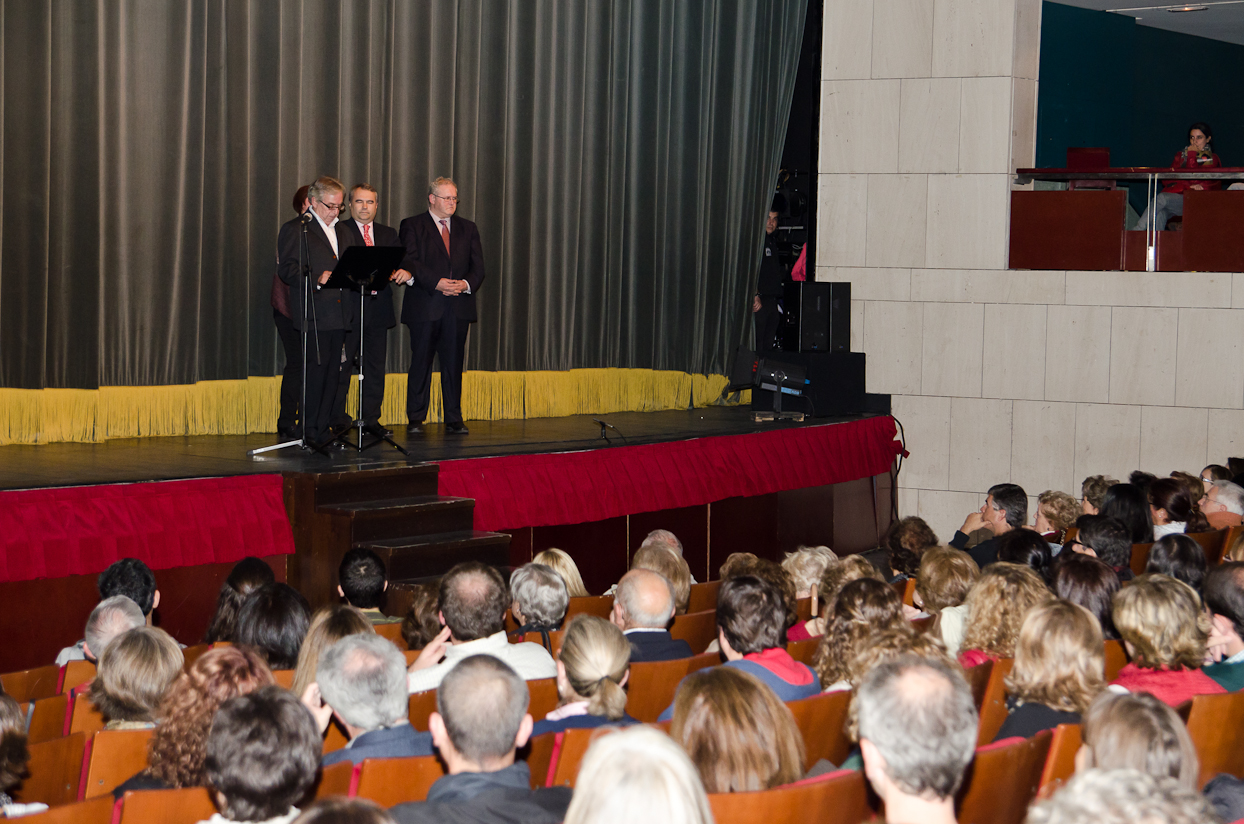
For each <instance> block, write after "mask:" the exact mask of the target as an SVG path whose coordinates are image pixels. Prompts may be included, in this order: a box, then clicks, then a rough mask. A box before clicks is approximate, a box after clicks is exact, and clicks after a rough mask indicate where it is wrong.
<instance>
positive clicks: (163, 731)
mask: <svg viewBox="0 0 1244 824" xmlns="http://www.w3.org/2000/svg"><path fill="white" fill-rule="evenodd" d="M272 683H273V681H272V672H271V671H270V670H269V669H268V665H267V664H265V663H264V662H263V659H262V658H260V657H259V655H258V653H256V652H255V651H254V650H251V649H248V648H246V647H220V648H219V649H213V650H208V651H207V652H205V653H203V655H201V656H199V658H198V660H196V661H195V662H194V663H193V664H191V665H190V666H189V667H187V668H186V669H185V670H183V671H182V673H181V674H180V675H178V676H177V678H176V680H174V681H173V685H172V686H171V687H169V689H168V692H166V693H165V694H164V698H163V700H161V701H160V706H159V708H158V709H157V710H156V713H155V717H156V719H158V720H159V722H160V723H159V726H157V727H156V730H155V733H153V734H152V736H151V743H150V745H149V746H148V748H147V764H148V766H147V769H145V770H143V771H142V772H140V773H138V774H137V775H135V776H134V777H132V778H130V779H129V780H128V781H126V782H124V783H123V784H121V785H119V786H118V787H117V788H116V789H115V790H113V793H112V794H113V795H114V796H115V797H116V798H117V799H120V798H123V797H124V796H125V794H126V793H127V792H129V791H131V790H169V789H180V788H182V787H204V786H207V769H206V767H205V766H204V759H205V758H206V756H207V736H208V733H209V732H210V731H211V727H212V719H213V718H214V717H215V716H216V710H218V709H219V708H220V705H221V704H223V703H224V702H225V701H227V700H229V699H230V698H234V697H235V696H238V695H246V694H248V693H251V692H254V691H255V690H257V689H259V688H260V687H266V686H270V685H271V684H272Z"/></svg>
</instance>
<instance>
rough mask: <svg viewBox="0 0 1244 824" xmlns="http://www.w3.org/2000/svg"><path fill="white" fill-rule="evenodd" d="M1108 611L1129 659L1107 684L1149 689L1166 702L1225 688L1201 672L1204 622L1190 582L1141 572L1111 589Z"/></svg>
mask: <svg viewBox="0 0 1244 824" xmlns="http://www.w3.org/2000/svg"><path fill="white" fill-rule="evenodd" d="M1112 614H1113V616H1114V625H1115V627H1116V628H1117V629H1118V630H1119V637H1121V638H1122V639H1123V643H1124V645H1125V646H1126V647H1127V653H1128V656H1129V657H1130V658H1131V659H1132V660H1131V663H1129V664H1128V665H1127V666H1125V667H1124V668H1123V669H1121V670H1119V675H1118V677H1117V678H1115V679H1114V681H1112V682H1110V683H1111V686H1113V687H1121V688H1123V689H1125V690H1127V691H1128V692H1148V693H1152V694H1153V695H1154V696H1156V697H1157V698H1159V699H1161V700H1162V701H1165V702H1166V703H1167V704H1170V705H1171V706H1172V707H1176V706H1179V704H1181V703H1183V702H1184V701H1187V700H1188V699H1189V698H1191V697H1192V696H1194V695H1205V694H1210V693H1223V692H1226V690H1225V689H1223V687H1222V685H1221V684H1219V683H1218V682H1217V681H1215V680H1214V679H1213V678H1210V677H1209V676H1208V675H1206V674H1205V673H1203V672H1201V666H1202V664H1203V663H1204V662H1205V645H1206V642H1207V641H1208V640H1209V630H1210V623H1209V618H1208V617H1207V616H1206V614H1205V612H1204V611H1203V610H1202V609H1201V598H1200V596H1199V595H1197V594H1196V592H1194V591H1193V589H1192V587H1190V586H1188V585H1187V584H1185V583H1184V582H1183V581H1176V580H1175V579H1174V578H1168V577H1167V576H1165V575H1156V574H1152V573H1150V574H1146V575H1141V576H1140V577H1139V578H1136V579H1135V580H1134V581H1132V583H1131V584H1129V585H1128V586H1125V587H1124V588H1123V589H1121V590H1119V591H1118V593H1116V594H1115V596H1114V608H1113V610H1112Z"/></svg>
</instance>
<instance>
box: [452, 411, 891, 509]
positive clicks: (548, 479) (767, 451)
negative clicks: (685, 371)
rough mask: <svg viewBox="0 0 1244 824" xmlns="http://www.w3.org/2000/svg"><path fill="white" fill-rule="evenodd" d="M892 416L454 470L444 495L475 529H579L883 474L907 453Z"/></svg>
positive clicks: (466, 464)
mask: <svg viewBox="0 0 1244 824" xmlns="http://www.w3.org/2000/svg"><path fill="white" fill-rule="evenodd" d="M896 431H897V430H896V427H895V424H894V419H893V418H892V417H890V416H888V415H887V416H882V417H876V418H866V419H864V420H860V421H851V422H848V423H834V424H825V425H823V426H808V427H800V428H797V429H780V430H774V431H769V432H758V433H756V434H751V435H729V436H724V437H717V438H698V439H696V440H690V441H675V442H673V443H662V444H650V445H645V446H617V447H613V448H609V449H593V450H588V451H586V452H558V453H551V454H549V453H546V454H542V455H513V456H507V457H501V458H473V459H470V460H462V461H444V462H442V463H441V465H440V493H441V494H442V495H454V496H460V497H464V498H474V499H475V528H476V529H481V530H498V529H517V528H520V527H525V526H551V525H555V524H578V523H586V522H590V521H600V520H604V519H606V518H615V517H618V516H620V515H632V514H635V513H638V512H655V511H659V510H662V509H673V508H676V507H683V506H698V505H702V504H706V503H711V502H713V501H721V500H724V499H726V498H734V497H739V496H751V495H763V494H766V493H769V492H781V491H784V490H788V489H804V488H807V487H815V486H825V485H828V484H835V483H841V482H843V481H853V480H856V479H858V478H868V477H871V476H873V475H880V474H883V473H885V472H888V471H889V470H890V465H891V464H892V463H893V461H894V457H895V456H896V455H898V454H899V453H900V452H901V451H902V448H903V447H902V444H901V443H900V442H899V441H897V440H895V434H896Z"/></svg>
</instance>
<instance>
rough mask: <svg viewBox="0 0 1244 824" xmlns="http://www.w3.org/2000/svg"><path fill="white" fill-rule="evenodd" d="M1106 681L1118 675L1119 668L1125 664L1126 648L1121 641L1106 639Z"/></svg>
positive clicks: (1108, 681)
mask: <svg viewBox="0 0 1244 824" xmlns="http://www.w3.org/2000/svg"><path fill="white" fill-rule="evenodd" d="M1105 658H1106V683H1110V682H1111V681H1113V680H1114V679H1116V678H1118V677H1119V670H1121V669H1123V668H1124V667H1126V666H1127V649H1126V648H1125V647H1124V646H1123V642H1122V641H1107V642H1106V647H1105Z"/></svg>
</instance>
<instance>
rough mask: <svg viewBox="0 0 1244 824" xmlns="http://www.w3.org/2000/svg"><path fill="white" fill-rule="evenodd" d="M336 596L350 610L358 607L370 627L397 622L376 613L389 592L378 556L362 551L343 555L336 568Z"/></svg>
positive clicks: (356, 548)
mask: <svg viewBox="0 0 1244 824" xmlns="http://www.w3.org/2000/svg"><path fill="white" fill-rule="evenodd" d="M337 581H338V584H337V594H338V595H340V596H341V597H342V598H345V599H346V603H348V604H349V605H350V606H352V607H358V608H359V609H360V610H362V612H363V615H364V616H366V618H367V620H368V621H371V622H372V623H373V624H396V623H397V622H399V621H401V620H402V619H401V618H393V617H390V616H388V615H385V614H384V613H383V612H381V611H380V607H381V605H382V604H384V594H385V592H387V591H388V589H389V575H388V573H387V572H386V571H385V568H384V561H382V560H380V556H379V555H377V554H376V553H374V552H372V551H371V550H370V549H366V548H364V547H353V548H352V549H349V550H347V551H346V554H345V555H343V556H342V558H341V565H340V566H339V567H338V568H337Z"/></svg>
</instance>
